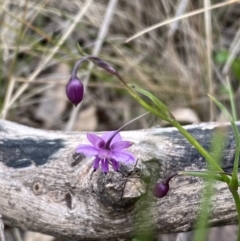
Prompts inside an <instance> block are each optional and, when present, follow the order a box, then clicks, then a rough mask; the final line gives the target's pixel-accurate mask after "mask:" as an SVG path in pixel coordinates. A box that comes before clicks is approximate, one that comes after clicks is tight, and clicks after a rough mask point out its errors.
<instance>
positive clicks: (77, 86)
mask: <svg viewBox="0 0 240 241" xmlns="http://www.w3.org/2000/svg"><path fill="white" fill-rule="evenodd" d="M66 94H67V97H68V99H69V100H70V101H71V102H72V103H73V104H74V105H75V106H77V105H78V104H79V103H80V102H81V101H82V99H83V94H84V86H83V84H82V82H81V81H80V79H78V78H77V77H74V78H73V77H72V78H71V79H70V80H69V82H68V84H67V86H66Z"/></svg>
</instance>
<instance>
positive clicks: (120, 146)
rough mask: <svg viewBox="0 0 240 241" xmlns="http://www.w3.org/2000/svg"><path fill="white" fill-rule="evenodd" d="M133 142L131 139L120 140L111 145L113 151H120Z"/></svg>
mask: <svg viewBox="0 0 240 241" xmlns="http://www.w3.org/2000/svg"><path fill="white" fill-rule="evenodd" d="M132 144H133V143H132V142H131V141H118V142H114V143H112V145H110V149H111V151H119V150H122V149H126V148H128V147H130V146H131V145H132Z"/></svg>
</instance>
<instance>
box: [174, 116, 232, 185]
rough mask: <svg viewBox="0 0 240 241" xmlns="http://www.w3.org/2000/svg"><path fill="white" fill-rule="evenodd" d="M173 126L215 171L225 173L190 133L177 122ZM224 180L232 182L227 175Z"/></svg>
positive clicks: (223, 176)
mask: <svg viewBox="0 0 240 241" xmlns="http://www.w3.org/2000/svg"><path fill="white" fill-rule="evenodd" d="M171 124H172V125H173V126H174V127H176V128H177V129H178V130H179V132H180V133H181V134H182V135H183V136H184V137H185V138H186V139H187V140H188V141H189V142H190V143H191V144H192V145H193V146H194V147H195V148H196V149H197V150H198V151H199V153H200V154H201V155H202V156H203V157H204V158H205V159H206V160H207V162H208V163H209V164H210V165H211V167H212V168H214V170H215V171H219V172H224V171H223V169H222V168H221V167H220V166H219V165H218V164H217V162H216V161H215V160H214V159H213V157H212V156H211V155H210V154H209V153H208V152H207V151H206V150H205V149H204V148H203V147H202V146H201V144H200V143H199V142H198V141H197V140H196V139H195V138H194V137H193V136H192V135H191V134H190V133H189V132H188V131H186V130H185V129H184V128H183V127H182V126H181V125H180V124H179V123H178V122H177V121H176V120H174V121H172V122H171ZM222 178H223V180H224V181H225V182H226V183H229V182H230V178H229V177H228V176H226V175H222Z"/></svg>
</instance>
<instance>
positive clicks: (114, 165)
mask: <svg viewBox="0 0 240 241" xmlns="http://www.w3.org/2000/svg"><path fill="white" fill-rule="evenodd" d="M111 162H112V166H113V170H114V171H115V172H117V171H118V170H119V167H120V163H119V162H117V161H115V160H114V159H111Z"/></svg>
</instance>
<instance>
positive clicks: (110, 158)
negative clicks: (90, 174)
mask: <svg viewBox="0 0 240 241" xmlns="http://www.w3.org/2000/svg"><path fill="white" fill-rule="evenodd" d="M87 138H88V140H89V141H90V143H91V145H79V146H78V147H77V148H76V152H77V153H82V154H84V155H85V156H94V157H95V159H94V161H93V169H94V171H96V170H97V169H98V168H99V165H100V164H101V168H102V171H103V172H104V173H105V174H106V173H107V172H108V171H109V164H111V165H112V167H113V169H114V171H118V170H119V167H120V163H124V164H131V163H133V162H134V161H135V157H134V156H133V155H132V154H131V153H130V152H128V151H126V150H124V149H126V148H128V147H130V146H131V145H132V144H133V143H132V142H130V141H123V140H122V137H121V135H120V134H119V133H118V131H110V132H106V133H104V134H103V135H101V137H99V136H97V135H95V134H93V133H88V134H87Z"/></svg>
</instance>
